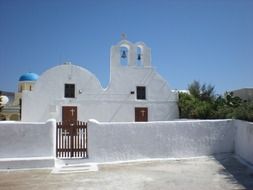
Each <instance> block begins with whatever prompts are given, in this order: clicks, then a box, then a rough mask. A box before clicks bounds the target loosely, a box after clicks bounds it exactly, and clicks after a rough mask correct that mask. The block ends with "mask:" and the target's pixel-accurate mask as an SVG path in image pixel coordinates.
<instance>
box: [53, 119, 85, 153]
mask: <svg viewBox="0 0 253 190" xmlns="http://www.w3.org/2000/svg"><path fill="white" fill-rule="evenodd" d="M56 128H57V129H56V157H58V158H88V151H87V134H88V130H87V123H85V122H81V121H63V122H57V127H56Z"/></svg>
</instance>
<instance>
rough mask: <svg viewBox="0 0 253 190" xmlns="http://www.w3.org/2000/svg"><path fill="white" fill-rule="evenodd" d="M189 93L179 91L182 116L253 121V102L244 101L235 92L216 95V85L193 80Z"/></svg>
mask: <svg viewBox="0 0 253 190" xmlns="http://www.w3.org/2000/svg"><path fill="white" fill-rule="evenodd" d="M188 90H189V92H190V93H189V94H187V93H179V102H178V106H179V111H180V118H189V119H241V120H247V121H253V102H247V101H242V100H241V98H239V97H237V96H234V94H233V92H226V93H225V94H224V95H223V96H221V95H219V96H216V95H215V93H214V86H212V85H206V84H203V85H201V84H200V83H199V82H198V81H193V82H192V83H191V84H190V85H189V86H188Z"/></svg>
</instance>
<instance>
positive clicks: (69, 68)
mask: <svg viewBox="0 0 253 190" xmlns="http://www.w3.org/2000/svg"><path fill="white" fill-rule="evenodd" d="M20 79H22V80H20V86H21V87H25V88H24V89H23V90H22V109H21V120H22V121H41V122H43V121H46V120H48V119H51V118H54V119H56V121H65V120H80V121H87V120H89V119H96V120H98V121H101V122H134V121H136V122H140V121H143V122H145V121H166V120H173V119H176V118H178V106H177V101H178V94H177V92H175V91H172V90H171V89H170V88H169V86H168V84H167V81H166V80H164V79H163V78H162V77H161V76H160V75H159V74H158V73H157V72H156V71H155V69H154V68H153V67H152V65H151V50H150V48H149V47H148V46H146V45H145V44H144V43H143V42H138V43H131V42H129V41H127V40H122V41H120V42H119V43H118V44H117V45H114V46H112V47H111V54H110V81H109V84H108V86H107V87H106V88H102V86H101V84H100V82H99V80H98V79H97V78H96V76H95V75H94V74H92V73H91V72H90V71H88V70H86V69H85V68H82V67H80V66H77V65H73V64H71V63H65V64H62V65H58V66H56V67H53V68H51V69H49V70H47V71H46V72H44V73H43V74H42V75H41V76H39V77H34V74H33V73H30V74H29V73H27V74H25V75H24V76H21V78H20ZM25 85H27V86H28V87H27V86H25Z"/></svg>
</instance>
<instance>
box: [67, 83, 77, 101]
mask: <svg viewBox="0 0 253 190" xmlns="http://www.w3.org/2000/svg"><path fill="white" fill-rule="evenodd" d="M74 97H75V85H74V84H65V98H74Z"/></svg>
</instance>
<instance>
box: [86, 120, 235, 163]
mask: <svg viewBox="0 0 253 190" xmlns="http://www.w3.org/2000/svg"><path fill="white" fill-rule="evenodd" d="M88 134H89V137H88V151H89V161H97V162H104V161H106V162H108V161H121V160H135V159H147V158H173V157H174V158H175V157H176V158H179V157H192V156H201V155H210V154H216V153H227V152H233V150H234V136H235V127H234V126H233V121H232V120H209V121H203V120H202V121H200V120H197V121H172V122H170V121H167V122H150V123H98V122H96V121H92V120H91V121H89V122H88Z"/></svg>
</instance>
